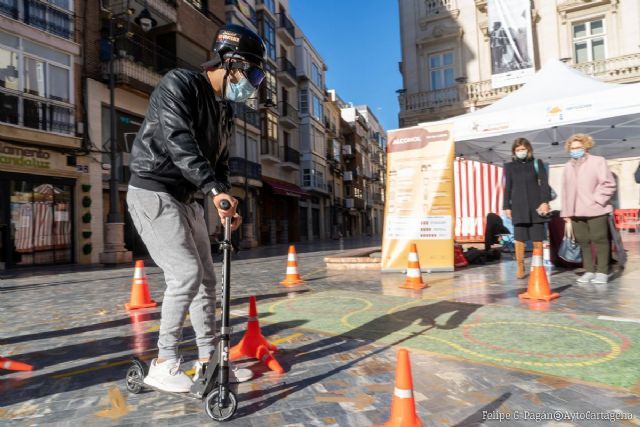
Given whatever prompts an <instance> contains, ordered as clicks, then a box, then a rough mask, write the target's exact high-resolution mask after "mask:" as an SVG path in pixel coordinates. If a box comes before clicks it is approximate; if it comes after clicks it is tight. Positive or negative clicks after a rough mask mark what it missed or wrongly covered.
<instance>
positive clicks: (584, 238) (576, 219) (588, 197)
mask: <svg viewBox="0 0 640 427" xmlns="http://www.w3.org/2000/svg"><path fill="white" fill-rule="evenodd" d="M593 146H594V142H593V138H591V136H589V135H587V134H583V133H577V134H575V135H572V136H570V137H569V139H567V142H566V143H565V150H567V151H568V152H569V154H570V155H571V160H569V161H568V162H567V163H566V164H565V166H564V179H563V184H562V187H563V191H562V211H561V213H560V215H561V216H562V217H563V218H564V219H565V221H567V222H570V223H571V224H572V225H573V232H574V235H575V237H576V240H577V242H578V244H579V245H580V247H581V248H582V262H583V265H584V269H585V270H586V273H585V274H583V275H582V276H581V277H580V278H579V279H578V282H579V283H607V279H608V273H609V256H610V254H611V244H610V242H609V222H608V216H609V214H610V213H611V212H613V206H612V205H611V197H612V196H613V195H614V194H615V192H616V181H615V179H614V178H613V174H612V173H611V171H610V170H609V166H608V165H607V160H606V159H605V158H604V157H600V156H594V155H592V154H589V150H590V149H591V148H592V147H593ZM591 243H593V244H594V246H595V248H596V255H597V265H594V262H593V256H592V254H591Z"/></svg>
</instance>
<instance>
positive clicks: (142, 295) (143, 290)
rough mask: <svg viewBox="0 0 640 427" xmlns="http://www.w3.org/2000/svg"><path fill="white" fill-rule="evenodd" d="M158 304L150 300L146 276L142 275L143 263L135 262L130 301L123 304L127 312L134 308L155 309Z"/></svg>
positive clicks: (140, 261)
mask: <svg viewBox="0 0 640 427" xmlns="http://www.w3.org/2000/svg"><path fill="white" fill-rule="evenodd" d="M157 305H158V303H156V302H155V301H154V300H152V299H151V294H150V293H149V283H147V275H146V274H144V261H142V260H138V261H136V269H135V271H134V273H133V282H132V283H131V300H130V302H129V303H127V304H125V305H124V307H125V308H126V309H127V310H133V309H136V308H148V307H155V306H157Z"/></svg>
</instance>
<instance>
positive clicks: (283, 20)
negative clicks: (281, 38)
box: [278, 13, 296, 39]
mask: <svg viewBox="0 0 640 427" xmlns="http://www.w3.org/2000/svg"><path fill="white" fill-rule="evenodd" d="M278 15H280V16H279V22H278V28H284V29H285V30H287V33H289V35H290V36H291V37H292V38H294V39H295V38H296V30H295V28H294V26H293V23H292V22H291V21H290V20H289V18H287V15H285V14H284V13H279V14H278Z"/></svg>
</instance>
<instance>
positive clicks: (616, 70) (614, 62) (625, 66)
mask: <svg viewBox="0 0 640 427" xmlns="http://www.w3.org/2000/svg"><path fill="white" fill-rule="evenodd" d="M573 68H575V69H576V70H578V71H580V72H582V73H584V74H588V75H590V76H592V77H595V78H597V79H600V80H602V81H605V82H608V83H631V82H637V81H638V80H640V53H634V54H631V55H624V56H618V57H615V58H609V59H604V60H602V61H592V62H585V63H582V64H574V65H573Z"/></svg>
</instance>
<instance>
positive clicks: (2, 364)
mask: <svg viewBox="0 0 640 427" xmlns="http://www.w3.org/2000/svg"><path fill="white" fill-rule="evenodd" d="M0 369H4V370H5V371H33V366H31V365H29V364H28V363H23V362H18V361H15V360H11V359H7V358H6V357H2V356H0Z"/></svg>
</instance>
